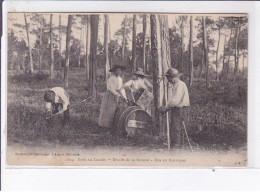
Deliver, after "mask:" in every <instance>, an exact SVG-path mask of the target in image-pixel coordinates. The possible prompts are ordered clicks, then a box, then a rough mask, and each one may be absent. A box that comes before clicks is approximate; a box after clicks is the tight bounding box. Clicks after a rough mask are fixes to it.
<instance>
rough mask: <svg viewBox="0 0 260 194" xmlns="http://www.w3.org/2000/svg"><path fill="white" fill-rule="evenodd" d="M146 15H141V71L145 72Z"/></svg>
mask: <svg viewBox="0 0 260 194" xmlns="http://www.w3.org/2000/svg"><path fill="white" fill-rule="evenodd" d="M146 23H147V22H146V14H144V15H143V58H142V59H143V62H142V64H143V69H144V70H145V71H146V66H145V51H146Z"/></svg>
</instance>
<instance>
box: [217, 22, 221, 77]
mask: <svg viewBox="0 0 260 194" xmlns="http://www.w3.org/2000/svg"><path fill="white" fill-rule="evenodd" d="M220 32H221V31H220V26H219V28H218V46H217V51H216V80H217V81H219V75H218V52H219V43H220V36H221V33H220Z"/></svg>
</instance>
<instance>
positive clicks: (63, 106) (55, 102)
mask: <svg viewBox="0 0 260 194" xmlns="http://www.w3.org/2000/svg"><path fill="white" fill-rule="evenodd" d="M44 102H45V108H46V112H47V118H49V117H51V116H52V115H54V114H62V113H63V120H62V125H63V126H65V125H66V124H67V123H68V121H69V119H70V114H69V95H68V93H67V92H66V91H65V90H64V89H63V88H61V87H54V88H51V89H50V90H48V91H46V92H45V94H44Z"/></svg>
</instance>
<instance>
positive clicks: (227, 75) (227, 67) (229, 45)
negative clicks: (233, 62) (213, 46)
mask: <svg viewBox="0 0 260 194" xmlns="http://www.w3.org/2000/svg"><path fill="white" fill-rule="evenodd" d="M232 33H233V27H232V26H231V30H230V37H229V43H228V62H227V65H226V70H227V72H226V80H227V81H228V78H229V70H230V66H229V65H230V55H231V39H232Z"/></svg>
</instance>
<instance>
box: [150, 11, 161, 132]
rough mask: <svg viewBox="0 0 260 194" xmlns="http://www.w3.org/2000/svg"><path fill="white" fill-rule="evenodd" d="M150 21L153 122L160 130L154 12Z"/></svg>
mask: <svg viewBox="0 0 260 194" xmlns="http://www.w3.org/2000/svg"><path fill="white" fill-rule="evenodd" d="M150 21H151V59H152V63H151V64H152V65H153V95H154V108H155V124H156V128H157V129H158V130H159V131H160V114H159V111H158V108H159V106H160V104H159V96H160V90H159V82H158V81H159V71H160V70H159V60H158V57H159V56H158V40H157V22H156V16H155V15H154V14H151V15H150Z"/></svg>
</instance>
